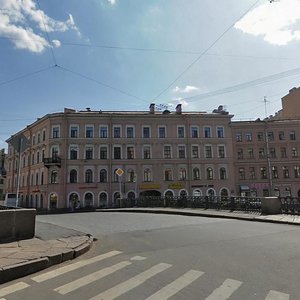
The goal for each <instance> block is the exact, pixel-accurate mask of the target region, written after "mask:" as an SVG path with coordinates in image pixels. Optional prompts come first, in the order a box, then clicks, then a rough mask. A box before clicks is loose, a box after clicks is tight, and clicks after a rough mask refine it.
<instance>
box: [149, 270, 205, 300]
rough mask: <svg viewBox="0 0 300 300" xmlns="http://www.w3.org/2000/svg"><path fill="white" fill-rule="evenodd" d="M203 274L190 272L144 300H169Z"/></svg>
mask: <svg viewBox="0 0 300 300" xmlns="http://www.w3.org/2000/svg"><path fill="white" fill-rule="evenodd" d="M203 274H204V272H201V271H196V270H190V271H188V272H186V273H185V274H183V275H182V276H180V277H178V278H177V279H176V280H174V281H172V282H171V283H170V284H168V285H166V286H165V287H163V288H162V289H161V290H159V291H157V292H156V293H155V294H153V295H151V296H150V297H148V298H147V299H146V300H165V299H169V298H170V297H172V296H173V295H175V294H176V293H178V292H179V291H180V290H182V289H183V288H185V287H186V286H188V285H189V284H191V283H192V282H193V281H195V280H196V279H198V278H199V277H200V276H201V275H203Z"/></svg>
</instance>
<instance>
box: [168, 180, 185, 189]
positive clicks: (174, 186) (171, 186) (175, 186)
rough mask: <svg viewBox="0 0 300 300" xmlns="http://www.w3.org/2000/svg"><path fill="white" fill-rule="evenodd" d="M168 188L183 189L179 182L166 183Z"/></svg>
mask: <svg viewBox="0 0 300 300" xmlns="http://www.w3.org/2000/svg"><path fill="white" fill-rule="evenodd" d="M168 188H169V189H173V190H179V189H183V188H184V184H183V183H181V182H174V183H170V184H169V185H168Z"/></svg>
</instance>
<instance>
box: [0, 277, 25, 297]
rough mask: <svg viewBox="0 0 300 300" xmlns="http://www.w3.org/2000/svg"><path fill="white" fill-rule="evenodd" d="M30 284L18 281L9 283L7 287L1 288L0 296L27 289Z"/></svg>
mask: <svg viewBox="0 0 300 300" xmlns="http://www.w3.org/2000/svg"><path fill="white" fill-rule="evenodd" d="M29 286H30V285H29V284H27V283H25V282H22V281H21V282H18V283H15V284H12V285H9V286H7V287H5V288H2V289H0V297H3V296H6V295H9V294H12V293H14V292H17V291H20V290H23V289H26V288H27V287H29Z"/></svg>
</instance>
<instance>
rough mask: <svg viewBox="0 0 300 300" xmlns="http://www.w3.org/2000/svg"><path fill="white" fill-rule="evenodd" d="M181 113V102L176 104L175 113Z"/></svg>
mask: <svg viewBox="0 0 300 300" xmlns="http://www.w3.org/2000/svg"><path fill="white" fill-rule="evenodd" d="M181 113H182V108H181V104H177V106H176V114H178V115H181Z"/></svg>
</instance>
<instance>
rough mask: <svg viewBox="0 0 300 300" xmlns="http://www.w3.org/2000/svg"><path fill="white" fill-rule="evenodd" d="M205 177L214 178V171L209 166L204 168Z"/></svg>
mask: <svg viewBox="0 0 300 300" xmlns="http://www.w3.org/2000/svg"><path fill="white" fill-rule="evenodd" d="M206 179H208V180H211V179H214V172H213V169H212V168H211V167H209V168H207V169H206Z"/></svg>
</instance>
